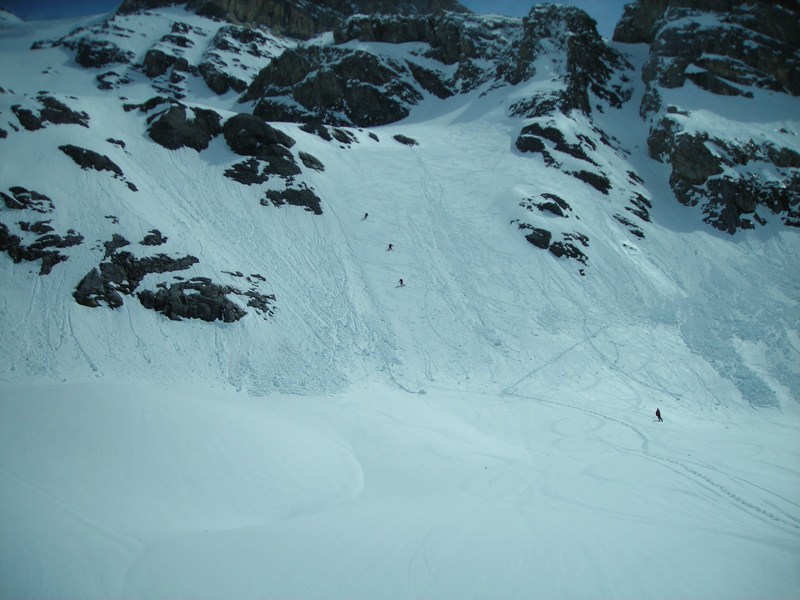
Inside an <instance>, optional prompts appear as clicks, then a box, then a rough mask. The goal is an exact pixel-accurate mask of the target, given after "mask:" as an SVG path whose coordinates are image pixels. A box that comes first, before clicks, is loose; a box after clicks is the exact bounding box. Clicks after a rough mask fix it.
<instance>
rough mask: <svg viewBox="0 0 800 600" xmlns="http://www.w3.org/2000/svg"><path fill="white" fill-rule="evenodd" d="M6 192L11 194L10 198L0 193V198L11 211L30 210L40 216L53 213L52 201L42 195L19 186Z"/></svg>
mask: <svg viewBox="0 0 800 600" xmlns="http://www.w3.org/2000/svg"><path fill="white" fill-rule="evenodd" d="M8 191H9V192H11V195H10V196H9V195H8V194H5V193H3V192H0V198H2V199H3V203H4V204H5V205H6V207H7V208H10V209H11V210H32V211H35V212H38V213H41V214H46V213H51V212H53V209H54V206H53V201H52V200H51V199H50V198H48V197H47V196H45V195H44V194H40V193H39V192H36V191H34V190H28V189H25V188H24V187H21V186H13V187H11V188H9V189H8Z"/></svg>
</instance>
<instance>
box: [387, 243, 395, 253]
mask: <svg viewBox="0 0 800 600" xmlns="http://www.w3.org/2000/svg"><path fill="white" fill-rule="evenodd" d="M393 249H394V245H392V244H389V247H388V248H387V249H386V251H387V252H391V251H392V250H393Z"/></svg>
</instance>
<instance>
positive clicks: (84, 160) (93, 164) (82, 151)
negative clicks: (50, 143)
mask: <svg viewBox="0 0 800 600" xmlns="http://www.w3.org/2000/svg"><path fill="white" fill-rule="evenodd" d="M58 149H59V150H61V151H62V152H63V153H64V154H66V155H67V156H69V157H70V158H71V159H72V160H73V161H75V163H76V164H77V165H78V166H80V168H81V169H84V170H87V169H91V170H94V171H109V172H111V173H113V174H114V178H115V179H119V180H120V181H123V182H125V184H126V185H127V186H128V189H130V190H131V191H132V192H137V191H138V189H137V187H136V186H135V185H134V184H133V183H132V182H130V181H127V180H126V179H125V174H124V173H123V172H122V169H120V168H119V166H118V165H117V164H116V163H115V162H114V161H113V160H111V159H110V158H109V157H108V156H106V155H105V154H100V153H99V152H95V151H94V150H89V149H87V148H81V147H80V146H75V145H73V144H64V145H63V146H59V147H58Z"/></svg>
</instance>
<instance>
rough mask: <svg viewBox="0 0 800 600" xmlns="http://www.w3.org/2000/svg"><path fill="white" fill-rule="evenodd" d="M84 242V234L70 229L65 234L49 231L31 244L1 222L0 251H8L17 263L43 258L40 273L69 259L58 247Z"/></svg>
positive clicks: (48, 270)
mask: <svg viewBox="0 0 800 600" xmlns="http://www.w3.org/2000/svg"><path fill="white" fill-rule="evenodd" d="M82 242H83V236H82V235H80V234H79V233H77V232H76V231H75V230H73V229H70V230H69V231H67V234H66V235H65V236H61V235H58V234H54V233H47V234H45V235H41V236H39V237H38V238H36V240H34V241H33V242H32V243H30V244H24V243H23V241H22V238H21V237H20V236H18V235H15V234H13V233H11V231H10V230H9V228H8V227H7V226H6V225H5V224H3V223H0V252H6V253H7V254H8V255H9V257H11V260H13V261H14V262H15V263H20V262H22V261H23V260H24V261H30V262H33V261H37V260H41V261H42V262H41V266H40V268H39V275H48V274H50V272H51V271H52V270H53V267H54V266H56V265H57V264H58V263H60V262H63V261H65V260H67V256H65V255H64V254H61V253H60V252H58V250H57V249H59V248H62V249H63V248H70V247H72V246H77V245H79V244H80V243H82Z"/></svg>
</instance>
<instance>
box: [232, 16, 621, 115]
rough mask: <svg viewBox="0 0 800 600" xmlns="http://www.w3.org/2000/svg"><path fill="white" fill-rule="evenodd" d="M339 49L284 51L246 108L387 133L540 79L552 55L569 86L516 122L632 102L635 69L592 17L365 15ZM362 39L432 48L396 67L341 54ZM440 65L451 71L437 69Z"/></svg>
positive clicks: (339, 36)
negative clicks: (417, 117)
mask: <svg viewBox="0 0 800 600" xmlns="http://www.w3.org/2000/svg"><path fill="white" fill-rule="evenodd" d="M334 40H335V42H336V43H337V44H338V45H336V46H318V45H313V46H300V47H297V48H295V49H292V50H289V51H287V52H285V53H284V54H283V55H281V56H280V57H278V58H276V59H275V60H273V61H272V62H271V63H270V64H269V65H268V66H267V67H265V68H264V69H263V70H262V71H261V72H260V73H259V75H258V76H257V77H256V78H255V79H254V80H253V83H252V84H251V85H250V87H249V88H248V90H247V92H246V93H245V94H244V95H243V97H242V101H255V103H256V104H255V108H254V111H253V112H254V113H255V114H258V115H260V116H262V117H264V118H265V119H267V120H286V121H322V122H325V123H330V124H334V125H340V126H341V125H351V126H364V127H366V126H375V125H383V124H387V123H392V122H396V121H398V120H400V119H403V118H405V117H406V116H407V115H408V114H409V110H410V107H412V106H413V105H415V104H417V103H418V102H420V101H421V100H422V98H423V97H424V96H425V95H426V94H433V95H435V96H437V97H439V98H445V97H448V96H451V95H453V94H456V93H463V92H466V91H470V90H473V89H475V88H477V87H479V86H481V85H484V84H486V83H490V82H496V83H497V84H498V85H503V84H511V85H514V84H518V83H520V82H522V81H524V80H526V79H528V78H530V77H533V76H534V75H535V67H534V63H535V60H536V59H537V58H538V56H539V55H540V54H542V53H543V52H545V51H552V47H553V46H556V48H557V49H558V50H560V51H562V52H563V53H564V55H565V58H566V61H565V65H566V67H565V69H564V73H563V81H564V85H563V87H561V88H560V91H559V92H558V93H557V94H555V95H553V96H548V97H547V98H541V97H537V98H534V99H532V100H531V102H530V103H521V104H520V105H519V106H518V107H516V109H515V113H516V114H518V115H525V116H535V114H534V113H536V114H546V113H548V112H550V111H552V110H554V109H560V110H562V111H564V112H568V111H570V110H573V109H579V110H582V111H584V112H587V113H588V112H591V107H590V106H589V95H588V94H589V91H591V92H592V93H594V94H595V95H596V96H598V97H600V98H602V99H604V100H606V101H607V102H608V103H609V104H611V105H612V106H619V105H621V103H622V102H623V101H624V100H625V99H626V98H628V97H629V96H630V93H631V90H630V89H629V88H630V86H627V85H625V82H624V81H616V80H614V78H613V77H612V71H613V69H615V68H625V67H626V66H627V64H626V62H625V61H624V59H623V58H622V57H621V55H620V54H618V53H617V52H615V51H614V50H612V49H611V48H609V46H608V45H607V44H605V43H604V42H603V40H602V39H601V38H600V36H599V35H598V34H597V31H596V29H595V23H594V21H593V20H592V19H591V18H590V17H589V16H588V15H586V13H584V12H582V11H580V10H577V9H571V8H566V7H551V6H537V7H535V8H534V9H533V10H532V11H531V14H530V15H529V17H528V18H527V19H525V20H524V21H522V22H520V21H519V20H518V19H511V18H501V17H494V18H490V17H476V16H473V15H464V14H455V13H444V14H436V15H417V16H398V15H391V16H386V15H359V16H355V17H351V18H349V19H347V20H346V21H344V22H343V23H342V24H341V26H340V27H338V28H337V29H336V30H335V31H334ZM353 40H358V41H363V42H383V43H392V44H402V43H408V42H417V43H423V44H426V45H427V47H425V48H423V49H422V50H421V51H415V53H413V54H409V55H408V57H407V58H404V59H400V58H388V57H387V56H385V55H378V54H374V53H372V52H366V51H363V50H359V49H357V48H353V47H342V46H341V45H342V44H346V43H347V42H351V41H353ZM545 40H546V42H545ZM545 49H547V50H545ZM420 55H421V56H422V57H424V59H427V60H424V61H422V60H420V58H419V56H420ZM431 59H432V60H434V61H437V62H439V63H441V64H442V69H441V70H439V69H435V68H431V67H430V64H431ZM423 63H424V64H423ZM452 65H456V68H455V69H452V68H448V67H450V66H452ZM446 72H449V73H450V74H449V75H445V73H446Z"/></svg>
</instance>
